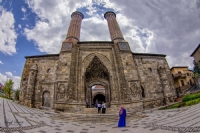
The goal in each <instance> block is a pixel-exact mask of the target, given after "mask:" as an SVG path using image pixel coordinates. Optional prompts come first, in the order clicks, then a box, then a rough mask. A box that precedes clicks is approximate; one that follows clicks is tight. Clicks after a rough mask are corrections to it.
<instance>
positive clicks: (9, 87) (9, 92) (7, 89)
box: [4, 79, 14, 98]
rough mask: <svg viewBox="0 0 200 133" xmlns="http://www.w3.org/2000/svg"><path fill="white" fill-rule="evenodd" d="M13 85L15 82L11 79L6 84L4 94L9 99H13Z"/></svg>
mask: <svg viewBox="0 0 200 133" xmlns="http://www.w3.org/2000/svg"><path fill="white" fill-rule="evenodd" d="M13 84H14V82H13V81H12V80H11V79H9V80H7V81H6V82H5V84H4V94H5V96H6V97H7V98H11V97H12V88H13Z"/></svg>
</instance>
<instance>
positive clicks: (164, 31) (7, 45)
mask: <svg viewBox="0 0 200 133" xmlns="http://www.w3.org/2000/svg"><path fill="white" fill-rule="evenodd" d="M76 10H77V11H81V12H82V13H83V14H84V16H85V18H84V20H83V21H82V27H81V39H80V40H81V41H101V40H103V41H110V35H109V31H108V27H107V22H106V20H105V19H104V18H103V15H104V13H105V12H106V11H114V12H115V13H116V14H117V21H118V23H119V26H120V28H121V30H122V33H123V35H124V38H125V40H126V41H128V42H129V44H130V47H131V49H132V51H133V52H138V53H157V54H166V55H167V57H166V58H167V61H168V63H169V66H170V68H171V67H172V66H189V68H192V67H193V64H192V62H193V58H192V57H190V55H191V53H192V52H193V51H194V49H195V48H196V47H197V46H198V44H199V43H200V0H0V83H4V82H5V81H6V80H7V79H8V78H11V79H13V81H14V82H15V84H14V89H17V88H18V87H19V84H20V77H21V74H22V70H23V67H24V63H25V58H24V56H31V55H41V54H53V53H58V52H59V50H60V47H61V43H62V41H63V40H64V39H65V37H66V33H67V29H68V26H69V23H70V20H71V17H70V15H71V13H72V12H73V11H76Z"/></svg>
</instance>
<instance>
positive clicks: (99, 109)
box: [97, 102, 101, 115]
mask: <svg viewBox="0 0 200 133" xmlns="http://www.w3.org/2000/svg"><path fill="white" fill-rule="evenodd" d="M97 107H98V114H99V115H100V113H101V104H100V102H99V103H98V104H97Z"/></svg>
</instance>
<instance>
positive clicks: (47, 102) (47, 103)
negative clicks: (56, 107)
mask: <svg viewBox="0 0 200 133" xmlns="http://www.w3.org/2000/svg"><path fill="white" fill-rule="evenodd" d="M42 105H43V106H45V107H50V93H49V92H48V91H45V92H44V93H43V103H42Z"/></svg>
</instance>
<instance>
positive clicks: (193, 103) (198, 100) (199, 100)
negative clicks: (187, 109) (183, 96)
mask: <svg viewBox="0 0 200 133" xmlns="http://www.w3.org/2000/svg"><path fill="white" fill-rule="evenodd" d="M198 103H200V98H198V99H194V100H190V101H187V102H186V103H185V104H186V106H191V105H195V104H198Z"/></svg>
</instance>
